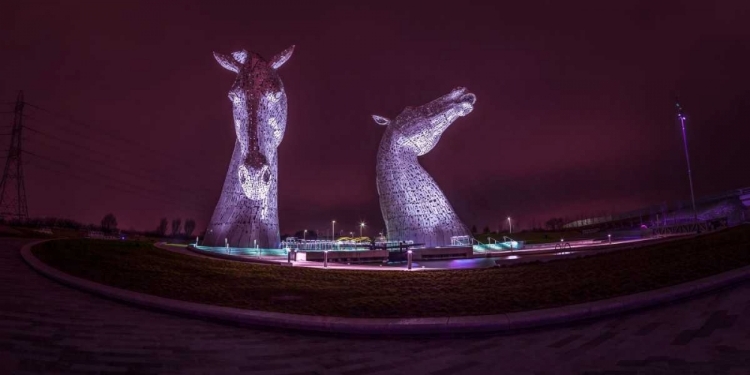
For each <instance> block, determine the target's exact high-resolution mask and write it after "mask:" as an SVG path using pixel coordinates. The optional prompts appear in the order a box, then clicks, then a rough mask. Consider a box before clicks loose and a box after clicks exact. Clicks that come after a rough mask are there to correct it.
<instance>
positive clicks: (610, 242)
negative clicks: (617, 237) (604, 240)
mask: <svg viewBox="0 0 750 375" xmlns="http://www.w3.org/2000/svg"><path fill="white" fill-rule="evenodd" d="M607 237H609V244H610V245H611V244H612V235H611V234H608V235H607Z"/></svg>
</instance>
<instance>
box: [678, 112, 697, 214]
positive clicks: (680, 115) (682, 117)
mask: <svg viewBox="0 0 750 375" xmlns="http://www.w3.org/2000/svg"><path fill="white" fill-rule="evenodd" d="M677 118H679V119H680V125H681V126H682V143H683V145H684V146H685V160H687V172H688V181H689V182H690V199H691V200H692V202H693V218H694V220H695V222H696V223H697V222H698V212H697V211H696V210H695V194H694V193H693V173H692V172H691V171H690V155H689V154H688V145H687V135H686V134H685V119H686V117H685V115H684V114H683V113H682V107H680V103H679V102H678V103H677Z"/></svg>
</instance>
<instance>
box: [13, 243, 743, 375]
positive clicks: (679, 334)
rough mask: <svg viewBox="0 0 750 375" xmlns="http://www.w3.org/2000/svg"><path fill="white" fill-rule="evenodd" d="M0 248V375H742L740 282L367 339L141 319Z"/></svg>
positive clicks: (145, 314) (142, 313)
mask: <svg viewBox="0 0 750 375" xmlns="http://www.w3.org/2000/svg"><path fill="white" fill-rule="evenodd" d="M25 241H26V240H20V239H0V373H2V374H5V373H9V374H58V373H63V374H119V373H134V374H240V373H242V374H279V375H285V374H286V375H291V374H333V375H337V374H338V375H347V374H351V375H357V374H363V375H364V374H375V375H377V374H435V375H443V374H514V375H521V374H589V375H594V374H601V375H603V374H618V375H631V374H632V375H636V374H638V375H642V374H659V375H665V374H670V375H672V374H680V375H682V374H730V375H736V374H748V373H750V333H749V332H750V283H747V284H744V285H740V286H737V287H735V288H733V289H729V290H724V291H721V292H718V293H714V294H711V295H706V296H704V297H701V298H697V299H693V300H690V301H685V302H681V303H678V304H674V305H671V306H666V307H662V308H658V309H653V310H648V311H643V312H639V313H634V314H629V315H625V316H620V317H613V318H609V319H604V320H598V321H595V322H590V323H584V324H579V325H576V326H572V327H563V328H554V329H545V330H537V331H533V332H526V333H521V334H515V335H499V336H487V337H481V336H479V337H478V336H472V337H465V338H461V337H456V338H418V339H382V338H380V339H374V338H356V337H348V338H343V337H332V336H320V335H309V334H296V333H285V332H269V331H262V330H256V329H250V328H240V327H232V326H226V325H221V324H214V323H209V322H203V321H199V320H193V319H185V318H181V317H176V316H172V315H167V314H162V313H157V312H151V311H146V310H142V309H139V308H134V307H130V306H127V305H123V304H120V303H117V302H113V301H108V300H104V299H101V298H99V297H96V296H92V295H89V294H86V293H83V292H79V291H77V290H74V289H70V288H68V287H65V286H62V285H60V284H57V283H55V282H53V281H50V280H48V279H46V278H44V277H42V276H40V275H38V274H37V273H35V272H34V271H32V270H31V269H30V268H29V267H28V266H26V264H24V262H23V260H22V259H21V257H20V256H19V255H18V250H19V249H20V247H21V245H22V244H23V243H25Z"/></svg>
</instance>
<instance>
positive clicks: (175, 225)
mask: <svg viewBox="0 0 750 375" xmlns="http://www.w3.org/2000/svg"><path fill="white" fill-rule="evenodd" d="M181 225H182V219H179V218H177V219H172V237H176V236H177V235H178V234H180V226H181Z"/></svg>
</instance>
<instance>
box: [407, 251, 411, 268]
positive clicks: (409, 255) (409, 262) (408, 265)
mask: <svg viewBox="0 0 750 375" xmlns="http://www.w3.org/2000/svg"><path fill="white" fill-rule="evenodd" d="M406 269H408V270H411V250H409V251H407V252H406Z"/></svg>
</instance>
